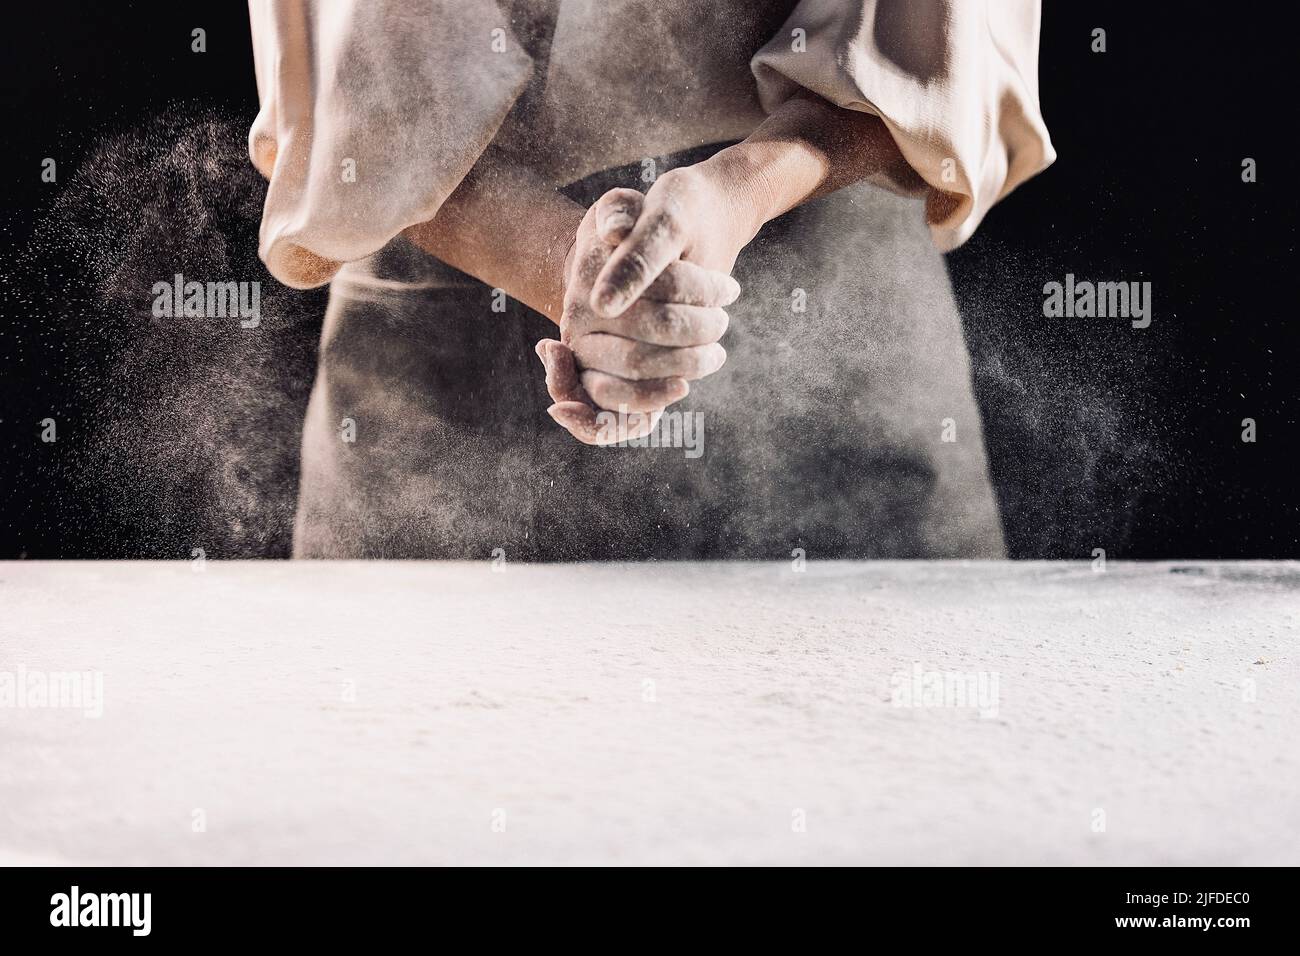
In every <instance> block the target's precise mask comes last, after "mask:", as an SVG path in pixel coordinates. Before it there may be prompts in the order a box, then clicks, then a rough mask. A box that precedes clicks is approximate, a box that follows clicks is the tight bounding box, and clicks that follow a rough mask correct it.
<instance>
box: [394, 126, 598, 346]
mask: <svg viewBox="0 0 1300 956" xmlns="http://www.w3.org/2000/svg"><path fill="white" fill-rule="evenodd" d="M584 212H585V210H584V209H583V207H582V206H580V205H578V204H577V203H575V202H572V201H570V200H568V199H566V198H565V197H564V196H562V195H560V194H559V193H558V192H557V191H556V190H555V189H553V188H551V187H549V186H548V185H546V183H545V182H543V181H542V180H540V179H539V178H538V177H537V176H535V175H534V174H533V173H532V172H531V171H530V170H528V169H527V168H526V167H524V166H522V165H520V164H519V163H517V162H516V161H514V160H513V159H512V158H511V157H509V156H507V155H506V154H504V153H502V152H501V151H500V150H498V149H496V148H494V147H489V149H488V150H487V152H485V153H484V154H483V156H482V157H481V158H480V159H479V161H478V162H477V163H476V164H475V165H474V168H473V169H472V170H470V172H469V175H467V176H466V177H465V179H464V180H463V181H462V182H461V184H460V185H459V186H458V187H457V188H456V191H455V192H453V193H452V194H451V195H450V196H449V197H448V198H447V201H446V202H445V203H443V205H442V207H441V208H440V209H439V210H438V214H437V215H436V216H435V217H434V218H433V219H431V220H429V221H428V222H423V223H420V224H419V225H415V226H412V227H410V228H409V229H407V230H406V235H407V237H408V238H410V239H411V241H413V242H414V243H415V244H416V245H418V246H420V248H422V249H424V250H425V251H426V252H428V253H430V254H432V255H434V256H437V257H438V258H439V259H441V260H442V261H443V262H446V263H448V264H449V265H452V266H455V267H456V268H457V269H460V270H461V271H462V272H466V273H468V274H470V275H472V276H474V278H476V279H479V280H480V281H482V282H485V283H487V284H488V285H490V286H493V287H495V288H499V289H504V290H505V291H506V293H507V294H508V295H509V296H510V297H511V298H514V299H517V300H519V301H520V302H523V303H524V304H525V305H527V306H529V307H530V308H533V309H536V310H537V311H538V312H541V313H542V314H543V315H545V316H547V317H548V318H550V319H551V321H553V322H556V323H558V322H559V320H560V310H561V306H562V302H563V297H564V290H563V271H564V257H565V255H566V253H567V252H568V250H569V248H570V246H572V244H573V240H574V236H575V235H577V231H578V225H579V224H580V223H581V222H582V217H583V214H584Z"/></svg>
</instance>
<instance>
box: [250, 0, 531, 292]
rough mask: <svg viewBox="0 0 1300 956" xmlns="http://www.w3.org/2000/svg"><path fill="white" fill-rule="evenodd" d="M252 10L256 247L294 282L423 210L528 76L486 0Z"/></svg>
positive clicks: (319, 278) (446, 191)
mask: <svg viewBox="0 0 1300 956" xmlns="http://www.w3.org/2000/svg"><path fill="white" fill-rule="evenodd" d="M249 18H250V21H251V25H252V36H253V54H254V61H255V64H256V72H257V89H258V98H259V100H260V104H261V109H260V111H259V113H258V115H257V118H256V120H255V121H254V123H253V126H252V129H251V130H250V131H249V155H250V157H251V158H252V161H253V164H254V165H255V166H256V167H257V168H258V170H260V171H261V172H262V174H263V175H264V176H266V177H267V179H268V180H269V181H270V182H269V186H268V189H267V194H266V205H265V207H264V209H263V214H262V226H261V232H260V235H259V253H260V255H261V257H262V260H263V261H264V262H265V263H266V266H267V268H268V269H269V270H270V272H271V274H272V275H274V276H275V277H276V278H277V279H279V280H280V281H281V282H283V283H285V284H286V285H290V286H294V287H296V288H307V287H310V286H313V285H319V284H321V283H322V282H325V281H327V280H328V279H329V278H330V277H331V276H332V275H333V274H334V273H335V272H336V271H337V270H338V268H339V267H340V265H341V264H342V263H343V262H347V261H350V260H353V259H359V258H362V257H364V256H367V255H370V254H371V253H373V252H376V251H377V250H379V249H380V248H382V247H383V246H384V245H385V244H386V243H387V242H388V241H389V240H390V239H392V238H393V237H394V236H396V235H397V234H398V233H399V232H401V231H402V230H403V229H405V228H406V227H408V226H411V225H414V224H415V223H418V222H424V221H426V220H428V219H431V218H432V217H433V216H434V214H435V213H436V212H437V211H438V208H439V207H440V206H441V205H442V203H443V202H444V201H445V200H446V198H447V196H448V195H450V194H451V192H452V191H453V190H454V189H455V188H456V186H457V184H458V183H459V182H460V181H461V180H462V179H463V178H464V176H465V174H466V173H467V172H469V170H470V167H472V166H473V164H474V162H475V160H476V159H477V158H478V157H479V156H480V155H481V154H482V152H483V150H484V149H486V148H487V145H488V143H489V142H490V141H491V140H492V138H493V136H495V135H496V132H497V129H498V128H499V127H500V125H501V123H502V121H503V120H504V119H505V117H506V114H507V113H508V112H509V110H510V108H511V106H512V105H513V104H514V102H515V100H516V99H517V98H518V96H519V94H520V93H521V92H522V91H523V89H524V87H525V86H526V85H527V83H528V80H529V77H530V75H531V73H532V66H533V65H532V60H531V58H530V57H529V56H528V54H527V53H526V52H525V51H524V49H523V48H522V47H521V46H520V45H519V43H517V42H516V41H515V39H514V37H513V35H512V34H511V32H510V24H509V19H508V17H507V16H506V15H505V14H504V13H503V12H502V11H501V9H500V8H499V7H498V5H497V3H495V2H493V0H366V2H364V3H362V2H349V0H249Z"/></svg>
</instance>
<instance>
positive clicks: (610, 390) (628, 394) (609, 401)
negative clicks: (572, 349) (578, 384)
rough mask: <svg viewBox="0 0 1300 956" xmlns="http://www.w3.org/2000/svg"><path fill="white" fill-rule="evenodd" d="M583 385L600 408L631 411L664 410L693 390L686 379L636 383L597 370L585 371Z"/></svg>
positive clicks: (648, 380) (647, 380)
mask: <svg viewBox="0 0 1300 956" xmlns="http://www.w3.org/2000/svg"><path fill="white" fill-rule="evenodd" d="M582 387H583V388H584V389H586V390H587V394H588V395H590V396H591V400H592V401H593V402H595V403H596V405H597V406H599V407H600V408H606V409H617V410H619V411H629V412H654V411H660V410H662V409H663V408H665V407H666V406H668V405H671V404H672V403H673V402H680V401H681V400H682V399H683V398H685V397H686V396H687V395H688V394H689V393H690V390H691V387H690V385H688V384H687V383H686V379H684V378H650V379H646V380H645V381H641V382H633V381H630V380H628V379H626V378H619V377H618V376H617V375H610V374H608V373H607V372H597V371H595V370H594V369H587V370H586V371H584V372H583V373H582Z"/></svg>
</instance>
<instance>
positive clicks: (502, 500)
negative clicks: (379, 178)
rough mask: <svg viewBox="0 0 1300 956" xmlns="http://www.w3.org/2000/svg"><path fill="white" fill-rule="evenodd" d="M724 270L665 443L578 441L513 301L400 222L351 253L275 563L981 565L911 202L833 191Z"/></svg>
mask: <svg viewBox="0 0 1300 956" xmlns="http://www.w3.org/2000/svg"><path fill="white" fill-rule="evenodd" d="M716 148H718V147H712V148H711V149H716ZM708 152H709V150H704V151H694V152H693V153H690V154H679V155H678V156H677V157H672V158H669V159H661V160H660V161H659V163H658V169H659V171H660V172H662V171H663V170H665V169H668V168H671V167H672V166H673V165H686V164H689V163H692V162H697V161H699V160H700V159H702V158H703V157H704V156H705V155H707V154H708ZM641 168H642V167H641V164H639V163H638V164H636V165H633V166H628V167H625V168H621V169H617V170H610V171H608V172H605V173H601V174H598V175H597V176H593V177H589V178H588V179H586V180H583V181H582V182H581V183H578V184H575V185H574V186H572V187H569V188H568V189H566V190H565V192H566V193H568V194H569V195H571V196H572V197H573V198H574V199H576V200H578V201H580V202H582V203H584V204H589V203H591V202H594V201H595V200H596V199H597V198H598V197H599V196H600V195H601V194H602V193H603V192H605V191H606V190H607V189H609V188H612V187H614V186H631V187H634V188H640V189H644V188H646V184H644V183H642V182H641V181H640V177H641ZM734 275H735V276H736V278H737V280H738V281H739V282H740V284H741V288H742V296H741V298H740V300H739V301H738V302H737V303H736V304H735V305H734V306H732V307H731V308H730V309H729V311H730V313H731V326H730V329H729V330H728V332H727V334H726V336H725V337H724V338H723V340H722V341H723V345H724V346H725V347H726V349H727V353H728V359H727V363H726V365H725V366H724V367H723V368H722V370H721V371H719V372H718V373H716V374H715V375H712V376H710V377H709V378H706V379H704V380H702V381H699V382H695V383H693V385H692V391H691V394H690V395H689V396H688V397H687V398H686V399H685V400H684V401H682V402H681V403H679V404H678V405H676V406H673V407H672V408H671V409H670V410H669V411H670V413H675V415H676V418H675V419H674V418H673V416H672V415H669V416H666V417H665V418H666V420H665V422H663V423H661V426H660V428H659V430H658V433H657V435H658V437H659V439H660V440H661V441H662V442H663V443H666V444H667V445H669V446H673V445H675V446H676V447H663V446H662V444H661V447H603V448H599V447H589V446H586V445H582V444H580V443H579V442H577V441H576V440H575V439H574V438H572V437H571V436H570V435H569V434H568V433H567V432H565V431H563V430H562V429H560V427H559V426H558V425H556V424H554V423H553V422H552V421H551V419H550V418H549V417H548V416H547V414H546V407H547V405H549V404H550V399H549V398H548V397H547V394H546V389H545V384H544V378H543V370H542V367H541V363H540V362H539V361H538V359H537V357H536V355H535V354H534V352H533V345H534V344H535V343H536V342H537V340H538V339H540V338H543V337H551V338H555V337H558V336H557V330H556V328H555V326H554V325H552V324H551V323H550V322H549V321H547V320H546V319H545V318H544V317H542V316H541V315H539V314H537V313H535V312H533V311H531V310H530V309H527V308H526V307H524V306H522V305H520V304H518V303H515V302H513V301H510V300H506V306H505V311H504V312H501V311H494V310H493V305H494V302H496V303H499V302H500V301H501V297H500V296H498V295H494V293H493V290H492V289H490V288H489V287H487V286H485V285H483V284H482V283H480V282H478V281H476V280H474V279H472V278H470V277H468V276H466V275H464V274H463V273H461V272H458V271H456V270H454V269H452V268H451V267H449V266H446V265H445V264H443V263H441V262H439V261H438V260H435V259H433V258H431V257H429V256H427V255H425V254H424V253H423V252H420V251H419V250H417V249H416V248H414V247H413V246H412V245H411V244H409V243H407V242H406V241H405V240H402V239H398V240H395V241H394V242H393V243H390V245H389V246H388V247H387V248H385V249H384V250H382V251H381V252H379V253H377V254H376V255H374V256H372V257H370V258H369V259H367V260H363V261H361V262H357V263H351V264H349V265H348V266H346V267H345V268H344V270H343V271H342V272H341V273H340V274H339V276H338V277H337V278H336V279H335V281H334V282H333V284H332V286H331V292H330V304H329V309H328V312H327V314H326V318H325V327H324V331H323V336H322V342H321V354H320V370H319V372H318V375H317V380H316V385H315V388H314V390H313V392H312V397H311V403H310V406H309V408H308V412H307V419H306V423H305V425H304V433H303V461H302V482H301V491H300V499H299V506H298V516H297V525H296V529H295V534H294V553H295V555H296V556H298V557H321V558H325V557H328V558H353V557H358V558H359V557H366V558H407V557H409V558H488V557H490V556H492V555H493V554H494V553H497V554H498V555H500V554H504V555H505V557H506V559H507V560H520V561H525V560H531V561H558V560H643V559H655V558H659V559H697V558H698V559H704V558H775V559H786V560H789V559H790V558H791V556H792V553H793V552H795V551H796V549H803V553H804V554H806V556H807V558H808V559H818V558H846V557H860V558H939V557H970V558H975V557H979V558H991V557H1000V556H1002V555H1003V545H1002V533H1001V528H1000V524H999V519H998V513H997V508H996V505H995V503H994V499H993V494H992V490H991V488H990V486H989V480H988V474H987V466H986V462H985V457H984V448H983V440H982V436H981V428H980V419H979V412H978V409H977V408H976V406H975V402H974V398H973V396H972V392H971V380H970V366H969V363H968V360H967V355H966V349H965V345H964V342H963V338H962V331H961V324H960V321H959V319H958V315H957V308H956V304H955V303H954V300H953V295H952V290H951V287H950V285H949V282H948V277H947V273H946V270H945V267H944V263H943V259H942V257H941V256H940V255H939V253H938V252H936V251H935V249H934V247H933V246H932V245H931V242H930V237H929V233H928V230H927V228H926V226H925V224H924V222H923V215H922V209H921V206H920V204H919V203H917V202H915V201H912V200H906V199H902V198H899V197H897V196H894V195H891V194H889V193H887V192H885V191H883V190H881V189H879V188H877V187H874V186H870V185H866V184H863V185H858V186H853V187H849V188H847V189H841V190H839V191H838V192H836V193H834V194H832V195H830V196H827V197H825V198H823V199H820V200H817V201H815V202H812V203H808V204H807V205H805V206H802V207H800V208H799V209H796V210H794V211H793V212H791V213H788V214H787V215H785V216H783V217H781V218H780V219H778V220H776V221H774V222H772V223H769V224H768V225H767V226H766V227H765V228H764V229H763V230H762V232H760V233H759V235H758V237H757V238H756V239H755V240H754V242H753V243H751V244H750V246H749V247H748V248H746V249H745V250H744V252H742V253H741V255H740V258H739V260H738V262H737V263H736V268H735V271H734ZM800 305H802V306H803V308H804V311H798V308H799V307H800ZM685 415H690V416H692V417H691V418H690V420H689V421H688V420H687V419H686V418H685V417H684V416H685ZM345 420H347V421H346V422H345ZM349 423H350V424H349ZM700 423H702V442H701V441H700V437H701V430H700ZM688 429H689V431H688ZM348 438H351V439H352V440H345V439H348ZM688 440H689V442H690V445H689V447H683V446H685V445H686V444H687V442H688ZM496 549H501V551H500V552H497V551H496Z"/></svg>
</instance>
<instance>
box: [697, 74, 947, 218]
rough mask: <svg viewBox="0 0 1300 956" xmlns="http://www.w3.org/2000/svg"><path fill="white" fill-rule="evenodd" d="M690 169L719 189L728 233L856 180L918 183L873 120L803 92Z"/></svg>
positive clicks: (908, 186)
mask: <svg viewBox="0 0 1300 956" xmlns="http://www.w3.org/2000/svg"><path fill="white" fill-rule="evenodd" d="M696 169H697V170H698V171H699V172H701V173H703V174H705V175H706V176H707V177H708V178H709V179H710V180H712V181H714V182H715V184H716V186H717V188H718V189H720V190H722V191H724V192H725V193H726V194H727V195H728V196H729V199H730V202H729V205H730V206H731V207H732V212H731V215H730V217H729V218H730V219H731V220H732V222H731V224H730V225H731V228H734V229H736V230H739V231H741V232H748V235H747V236H745V237H744V238H745V241H748V239H750V238H752V237H753V235H754V234H755V233H756V232H757V231H758V230H759V228H761V227H762V225H763V224H764V223H766V222H768V221H769V220H772V219H775V218H776V217H777V216H780V215H781V214H782V213H785V212H788V211H789V210H791V209H793V208H794V207H796V206H798V205H800V204H802V203H804V202H807V201H808V200H810V199H816V198H817V197H819V196H824V195H826V194H827V193H830V192H834V191H835V190H836V189H839V188H841V187H843V186H847V185H850V184H852V183H855V182H859V181H861V180H863V179H868V178H873V177H880V178H884V179H886V180H889V181H891V182H893V183H896V184H897V185H898V186H900V187H901V188H904V189H914V188H917V187H919V186H921V185H923V182H922V180H921V179H920V177H919V176H917V174H916V173H915V172H914V171H913V170H912V169H911V167H910V166H908V164H907V162H906V160H904V159H903V156H902V154H901V153H900V152H899V150H898V146H897V144H896V143H895V142H894V139H893V137H892V136H891V135H890V134H889V130H888V129H887V128H886V127H885V124H884V123H883V122H882V121H881V119H880V118H879V117H878V116H874V115H872V114H870V113H863V112H859V111H857V110H847V109H841V108H839V107H837V106H834V105H833V104H831V103H828V102H827V101H825V100H823V99H821V98H819V97H816V96H813V95H811V94H801V95H798V96H795V97H793V98H791V99H790V100H787V101H786V102H785V103H784V104H782V105H781V106H780V107H779V108H778V109H776V110H775V111H774V112H773V113H772V114H771V115H770V116H768V118H767V119H766V120H765V121H764V122H763V123H762V124H761V125H760V126H759V127H758V128H757V129H756V130H755V131H754V132H753V133H752V134H751V135H750V136H749V137H748V138H747V139H746V140H745V141H744V142H742V143H738V144H736V145H735V146H730V147H728V148H727V149H724V150H721V151H720V152H718V153H716V154H715V155H714V156H713V157H711V158H710V159H708V160H706V161H705V162H703V163H701V164H699V165H698V166H697V167H696Z"/></svg>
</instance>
